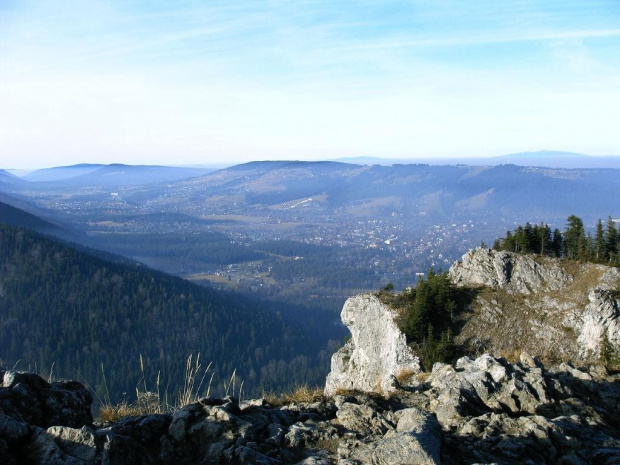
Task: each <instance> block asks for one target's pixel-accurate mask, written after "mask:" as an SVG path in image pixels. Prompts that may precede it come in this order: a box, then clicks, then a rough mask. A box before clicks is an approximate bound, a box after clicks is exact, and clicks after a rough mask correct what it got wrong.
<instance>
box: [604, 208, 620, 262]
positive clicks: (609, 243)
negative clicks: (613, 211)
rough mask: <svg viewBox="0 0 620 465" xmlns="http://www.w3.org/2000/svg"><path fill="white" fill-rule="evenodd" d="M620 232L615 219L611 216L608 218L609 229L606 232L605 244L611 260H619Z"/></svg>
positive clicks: (608, 257)
mask: <svg viewBox="0 0 620 465" xmlns="http://www.w3.org/2000/svg"><path fill="white" fill-rule="evenodd" d="M619 236H620V234H618V231H617V230H616V226H615V223H614V220H612V219H611V216H609V217H608V219H607V231H606V234H605V245H606V248H607V259H608V260H609V261H610V262H614V261H617V258H618V238H619Z"/></svg>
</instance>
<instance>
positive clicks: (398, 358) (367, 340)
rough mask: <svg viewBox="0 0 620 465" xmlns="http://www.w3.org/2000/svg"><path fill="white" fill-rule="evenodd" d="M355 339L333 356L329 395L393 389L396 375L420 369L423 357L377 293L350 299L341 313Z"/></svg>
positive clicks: (326, 389) (327, 392) (328, 384)
mask: <svg viewBox="0 0 620 465" xmlns="http://www.w3.org/2000/svg"><path fill="white" fill-rule="evenodd" d="M341 318H342V322H343V323H344V324H345V325H346V326H347V328H349V331H350V332H351V339H349V340H348V341H347V343H346V344H345V346H344V347H343V348H341V349H340V350H339V351H338V352H336V353H335V354H334V355H333V357H332V367H331V372H330V373H329V375H328V376H327V381H326V382H325V394H326V395H333V394H335V393H336V392H337V391H338V390H339V389H344V390H360V391H366V392H368V391H382V392H386V393H387V392H391V391H394V390H395V389H396V388H397V385H398V381H397V380H396V377H398V376H399V375H401V374H402V373H417V372H419V371H420V360H419V358H418V357H416V356H415V354H414V353H413V351H412V350H411V349H410V348H409V347H408V346H407V341H406V339H405V335H404V334H403V333H402V332H401V331H400V329H399V328H398V326H397V325H396V323H395V322H394V313H393V311H392V310H391V309H390V308H388V307H387V306H386V305H384V304H383V303H381V301H380V300H379V299H378V298H377V296H375V295H373V294H363V295H359V296H356V297H352V298H350V299H348V300H347V301H346V303H345V304H344V307H343V309H342V313H341Z"/></svg>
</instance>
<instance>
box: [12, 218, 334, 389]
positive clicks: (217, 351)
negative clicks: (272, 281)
mask: <svg viewBox="0 0 620 465" xmlns="http://www.w3.org/2000/svg"><path fill="white" fill-rule="evenodd" d="M306 343H307V341H306V340H305V339H304V336H303V335H302V334H301V333H300V332H299V331H296V330H295V329H293V328H291V326H290V325H288V324H286V323H285V322H284V321H283V320H282V319H280V318H279V317H278V316H277V315H276V314H275V313H271V312H268V311H266V310H264V309H261V308H259V306H258V305H255V304H253V303H251V302H249V301H247V300H244V299H242V298H240V297H237V296H234V295H230V294H223V293H220V292H217V291H214V290H211V289H207V288H202V287H199V286H196V285H193V284H191V283H189V282H187V281H185V280H182V279H179V278H175V277H171V276H168V275H165V274H163V273H159V272H155V271H152V270H149V269H146V268H144V267H140V266H137V265H136V266H131V265H127V264H120V263H113V262H110V261H106V260H102V259H100V258H97V257H94V256H92V255H90V254H87V253H84V252H81V251H78V250H76V249H74V248H72V247H70V246H68V245H67V244H64V243H61V242H57V241H54V240H52V239H49V238H46V237H43V236H40V235H38V234H36V233H33V232H31V231H28V230H24V229H19V228H14V227H10V226H7V225H0V359H1V360H2V361H3V362H4V363H5V364H9V363H10V364H13V363H15V362H17V361H18V360H21V365H20V366H21V367H22V368H27V367H28V366H30V367H31V368H32V369H34V368H35V367H36V369H37V370H38V371H39V372H41V373H48V372H49V371H50V370H51V369H52V365H53V370H54V373H55V375H57V376H61V377H63V376H64V377H71V378H76V377H77V378H78V379H81V380H85V381H87V382H88V383H90V384H91V385H93V386H97V387H99V388H101V386H102V381H103V379H102V370H101V368H102V366H103V368H104V369H105V372H106V376H107V379H108V388H109V389H110V390H111V391H112V394H113V395H114V394H117V395H119V394H120V393H124V392H126V393H129V394H130V395H131V393H133V392H135V386H136V384H137V382H138V381H139V378H140V366H139V357H140V355H142V356H143V357H144V360H145V365H146V370H147V376H152V380H153V382H154V379H155V376H156V374H157V371H158V370H161V376H162V379H161V386H162V387H167V388H168V389H169V390H170V391H171V392H173V391H174V390H175V389H176V388H177V387H178V384H179V383H182V382H183V371H184V369H185V359H186V357H187V356H188V354H191V353H193V354H198V353H201V355H202V359H203V360H207V361H213V366H212V371H215V372H216V380H218V381H217V386H221V385H222V383H221V382H220V380H221V379H223V378H226V377H229V376H230V375H231V374H232V372H233V370H235V369H236V370H237V374H238V375H239V376H240V378H243V379H244V380H245V385H244V386H245V387H244V389H245V390H246V392H247V393H250V392H252V390H254V392H260V391H261V390H262V389H263V388H265V389H273V388H277V387H285V386H286V383H287V382H288V383H291V382H295V381H297V382H301V381H309V382H314V381H315V378H316V380H319V381H320V380H321V377H322V376H323V373H320V374H318V375H317V374H316V373H313V372H312V368H310V367H311V366H314V365H315V364H314V363H310V362H309V360H308V358H307V357H304V354H305V353H306V352H305V351H307V350H310V349H309V348H308V346H307V344H306ZM296 356H297V358H296V359H295V360H293V361H292V362H291V359H292V358H294V357H296ZM287 362H290V363H287ZM289 368H291V369H293V368H294V371H295V374H296V375H297V378H294V377H292V376H291V373H290V372H289ZM218 377H219V378H218ZM261 382H262V383H263V384H261Z"/></svg>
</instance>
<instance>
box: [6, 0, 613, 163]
mask: <svg viewBox="0 0 620 465" xmlns="http://www.w3.org/2000/svg"><path fill="white" fill-rule="evenodd" d="M619 109H620V2H618V1H617V0H611V1H596V0H594V1H587V2H586V1H553V0H549V1H544V2H543V1H514V2H508V1H506V2H503V1H502V2H498V1H449V0H445V1H444V0H438V1H385V2H381V1H365V0H358V1H354V2H353V1H333V0H332V1H321V0H303V1H278V0H273V1H247V2H246V1H236V2H231V1H208V0H206V1H191V0H188V1H178V2H158V1H131V0H126V1H116V0H109V1H105V2H103V1H71V0H63V1H55V0H46V1H14V0H1V1H0V160H1V162H0V168H34V167H42V166H54V165H67V164H74V163H82V162H96V163H112V162H120V163H131V164H139V163H143V164H204V163H217V162H226V163H228V162H231V161H235V162H243V161H249V160H263V159H309V160H313V159H325V158H338V157H352V156H380V157H388V158H418V157H419V158H427V157H461V156H463V157H465V156H492V155H502V154H506V153H511V152H520V151H528V150H539V149H551V150H568V151H575V152H584V153H589V154H593V155H606V154H609V155H611V154H614V155H617V154H620V137H619V136H618V132H619V131H618V129H617V128H618V115H619V113H620V110H619Z"/></svg>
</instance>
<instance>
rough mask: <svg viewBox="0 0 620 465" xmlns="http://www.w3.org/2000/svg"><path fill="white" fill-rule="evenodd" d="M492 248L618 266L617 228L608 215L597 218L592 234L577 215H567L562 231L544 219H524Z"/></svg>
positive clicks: (618, 234)
mask: <svg viewBox="0 0 620 465" xmlns="http://www.w3.org/2000/svg"><path fill="white" fill-rule="evenodd" d="M493 249H494V250H505V251H509V252H517V253H534V254H539V255H546V256H549V257H556V258H566V259H569V260H579V261H583V262H595V263H605V264H610V265H614V266H620V253H619V251H620V231H619V230H618V229H617V228H616V224H615V222H614V221H613V220H612V219H611V216H610V217H609V218H608V220H607V223H606V224H603V222H602V221H601V220H600V219H599V220H598V223H597V225H596V228H595V232H594V235H592V232H590V231H588V232H586V230H585V228H584V225H583V221H582V219H581V218H579V217H578V216H575V215H571V216H569V217H568V219H567V223H566V227H565V229H564V231H563V232H562V231H560V230H559V229H557V228H555V229H554V230H553V231H552V230H551V228H550V227H549V225H548V224H545V223H541V224H539V225H532V224H530V223H526V224H525V226H518V227H517V228H516V229H514V230H513V231H512V232H511V231H508V232H507V233H506V237H504V238H501V239H497V240H495V242H494V243H493Z"/></svg>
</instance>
